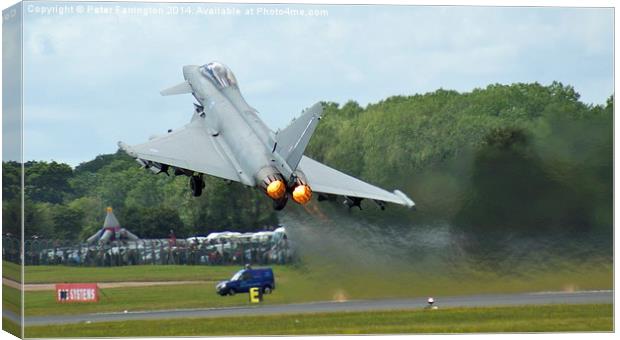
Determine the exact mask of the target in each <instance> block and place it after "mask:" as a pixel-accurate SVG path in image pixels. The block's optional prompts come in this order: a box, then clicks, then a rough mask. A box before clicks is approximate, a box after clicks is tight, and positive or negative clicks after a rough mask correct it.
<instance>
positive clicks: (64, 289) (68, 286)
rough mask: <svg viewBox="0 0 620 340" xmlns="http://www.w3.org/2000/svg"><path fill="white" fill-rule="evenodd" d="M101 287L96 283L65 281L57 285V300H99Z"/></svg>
mask: <svg viewBox="0 0 620 340" xmlns="http://www.w3.org/2000/svg"><path fill="white" fill-rule="evenodd" d="M97 301H99V289H98V287H97V284H96V283H65V284H57V285H56V302H61V303H66V302H97Z"/></svg>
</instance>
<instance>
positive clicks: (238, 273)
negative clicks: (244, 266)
mask: <svg viewBox="0 0 620 340" xmlns="http://www.w3.org/2000/svg"><path fill="white" fill-rule="evenodd" d="M243 272H244V270H240V271H238V272H237V273H236V274H235V275H233V277H232V278H231V279H230V281H239V279H241V275H243Z"/></svg>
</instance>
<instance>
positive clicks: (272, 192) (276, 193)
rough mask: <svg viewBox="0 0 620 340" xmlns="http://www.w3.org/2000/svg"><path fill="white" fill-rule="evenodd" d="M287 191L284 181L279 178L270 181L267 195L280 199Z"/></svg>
mask: <svg viewBox="0 0 620 340" xmlns="http://www.w3.org/2000/svg"><path fill="white" fill-rule="evenodd" d="M285 193H286V186H285V185H284V182H282V181H280V180H278V181H273V182H271V183H269V185H268V186H267V196H269V197H271V198H272V199H274V200H279V199H281V198H282V197H284V194H285Z"/></svg>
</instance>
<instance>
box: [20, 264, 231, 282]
mask: <svg viewBox="0 0 620 340" xmlns="http://www.w3.org/2000/svg"><path fill="white" fill-rule="evenodd" d="M239 269H240V267H239V266H181V265H140V266H123V267H70V266H27V267H26V269H25V273H24V274H25V279H26V283H59V282H121V281H221V280H224V279H226V278H229V277H230V276H231V275H232V274H233V273H235V272H236V271H237V270H239Z"/></svg>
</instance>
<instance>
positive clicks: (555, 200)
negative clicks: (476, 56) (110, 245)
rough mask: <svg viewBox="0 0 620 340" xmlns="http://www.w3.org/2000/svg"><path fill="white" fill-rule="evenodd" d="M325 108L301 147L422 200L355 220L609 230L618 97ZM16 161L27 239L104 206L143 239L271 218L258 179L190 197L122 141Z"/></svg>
mask: <svg viewBox="0 0 620 340" xmlns="http://www.w3.org/2000/svg"><path fill="white" fill-rule="evenodd" d="M324 107H325V110H324V119H323V120H322V121H321V124H320V125H319V127H318V128H317V130H316V132H315V135H314V136H313V138H312V140H311V142H310V145H309V146H308V149H307V151H306V154H307V155H308V156H310V157H312V158H314V159H316V160H318V161H321V162H324V163H326V164H328V165H330V166H332V167H334V168H337V169H339V170H341V171H343V172H345V173H348V174H351V175H354V176H357V177H360V178H362V179H364V180H366V181H368V182H370V183H374V184H377V185H379V186H382V187H385V188H388V189H393V188H399V189H401V190H402V191H404V192H406V193H407V194H409V195H410V196H411V197H412V198H413V199H414V200H415V201H416V205H417V210H416V211H415V212H412V211H409V210H406V209H404V208H402V209H401V208H398V207H396V208H394V209H391V212H389V214H388V215H385V214H383V215H380V214H379V212H378V209H375V210H372V209H370V212H366V210H369V209H366V210H365V212H364V213H363V215H362V216H363V218H394V219H400V220H405V221H411V222H413V223H416V222H425V221H436V220H443V221H448V222H450V223H453V224H454V225H456V226H458V227H460V228H469V229H471V230H474V231H477V230H480V231H484V230H486V229H489V228H498V227H499V228H502V227H505V228H521V229H524V230H539V229H553V228H563V229H571V230H599V231H605V232H607V231H611V226H612V213H613V210H612V195H613V191H612V190H613V189H612V187H613V186H612V180H613V96H611V97H609V99H608V100H607V102H606V103H605V104H603V105H590V104H586V103H583V102H581V101H580V96H579V93H577V92H576V91H575V89H574V88H573V87H571V86H567V85H564V84H561V83H559V82H554V83H552V84H550V85H547V86H545V85H541V84H538V83H516V84H511V85H501V84H493V85H489V86H487V87H486V88H480V89H475V90H473V91H471V92H465V93H459V92H457V91H452V90H444V89H439V90H437V91H434V92H430V93H426V94H417V95H413V96H394V97H390V98H387V99H385V100H383V101H380V102H378V103H374V104H369V105H368V106H366V107H362V106H360V105H359V104H358V103H356V102H354V101H349V102H347V103H345V104H344V105H339V104H337V103H331V102H329V103H324ZM2 169H3V176H2V180H3V225H4V226H5V227H4V228H5V232H7V231H8V232H12V233H17V232H18V230H19V229H18V227H19V225H20V220H19V219H20V213H19V206H20V200H21V198H20V181H21V176H20V171H21V170H20V165H19V164H18V163H16V162H3V167H2ZM24 170H25V186H24V194H25V196H24V204H25V209H26V210H25V214H24V219H25V220H24V223H25V226H26V230H25V233H26V237H33V236H37V237H43V238H62V239H74V240H76V239H81V240H83V239H84V238H85V237H87V236H88V235H90V234H92V233H94V232H95V231H96V230H98V229H99V228H100V227H101V225H102V222H103V217H104V211H105V207H106V206H112V207H114V209H115V210H114V211H115V213H116V215H117V217H118V218H119V220H120V221H121V223H122V224H123V226H125V227H127V228H128V229H129V230H131V231H132V232H134V233H136V234H137V235H139V236H140V237H145V238H147V237H148V238H150V237H166V236H167V235H168V233H169V231H170V229H174V230H175V232H176V233H177V235H187V236H190V235H194V234H205V233H208V232H211V231H219V230H225V229H230V230H237V231H253V230H257V229H261V228H263V227H264V226H265V225H273V224H276V223H277V222H278V216H277V214H276V213H275V212H274V211H273V209H272V207H271V202H270V200H269V199H268V198H267V197H265V195H264V194H262V193H261V192H260V191H258V190H255V189H253V188H248V187H245V186H243V185H241V184H238V183H231V184H229V183H227V182H225V181H223V180H220V179H216V178H211V177H207V178H206V188H205V190H204V194H203V196H201V197H198V198H195V197H191V194H190V192H189V190H188V188H187V178H186V177H184V176H179V177H174V176H166V175H163V174H160V175H154V174H152V173H151V172H150V171H147V170H144V169H142V168H140V167H139V165H138V164H137V163H136V162H135V161H134V160H133V159H132V158H130V157H129V156H127V155H126V154H125V153H124V152H122V151H118V152H116V153H114V154H108V155H99V156H97V157H96V158H95V159H93V160H91V161H88V162H84V163H82V164H80V165H78V166H77V167H75V168H74V169H73V168H71V167H70V166H69V165H67V164H63V163H58V162H54V161H52V162H45V161H29V162H26V163H25V164H24ZM328 204H329V203H328Z"/></svg>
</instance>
